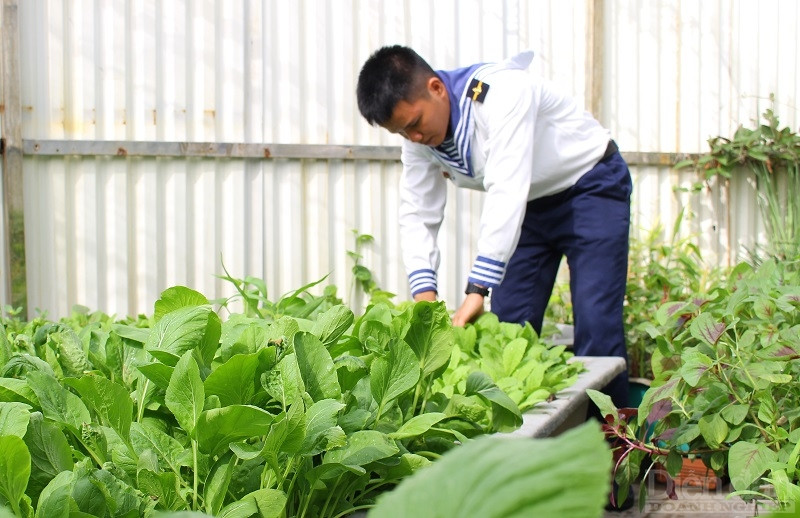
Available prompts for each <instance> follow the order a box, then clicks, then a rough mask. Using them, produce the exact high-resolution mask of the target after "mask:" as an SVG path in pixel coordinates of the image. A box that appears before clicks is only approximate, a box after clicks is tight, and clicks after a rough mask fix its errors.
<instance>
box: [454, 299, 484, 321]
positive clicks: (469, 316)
mask: <svg viewBox="0 0 800 518" xmlns="http://www.w3.org/2000/svg"><path fill="white" fill-rule="evenodd" d="M481 314H483V295H481V294H479V293H470V294H469V295H467V297H466V298H465V299H464V302H463V303H462V304H461V307H460V308H458V309H457V310H456V312H455V314H453V325H454V326H458V327H463V326H465V325H466V324H467V322H472V321H473V320H474V319H476V318H478V317H479V316H481Z"/></svg>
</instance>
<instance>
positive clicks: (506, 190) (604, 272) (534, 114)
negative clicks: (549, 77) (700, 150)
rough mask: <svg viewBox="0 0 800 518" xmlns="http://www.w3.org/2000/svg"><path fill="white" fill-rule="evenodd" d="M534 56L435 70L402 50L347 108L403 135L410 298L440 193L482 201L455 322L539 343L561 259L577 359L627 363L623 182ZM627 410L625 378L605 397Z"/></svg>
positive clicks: (389, 51) (420, 280) (418, 292)
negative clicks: (534, 70) (487, 304)
mask: <svg viewBox="0 0 800 518" xmlns="http://www.w3.org/2000/svg"><path fill="white" fill-rule="evenodd" d="M532 59H533V53H532V52H524V53H522V54H519V55H517V56H515V57H513V58H511V59H509V60H506V61H504V62H501V63H487V64H477V65H472V66H470V67H466V68H460V69H457V70H449V71H441V70H440V71H438V72H435V71H434V70H433V69H432V68H431V67H430V65H428V63H426V62H425V60H423V59H422V58H421V57H420V56H419V55H418V54H417V53H416V52H414V51H413V50H412V49H410V48H407V47H402V46H399V45H396V46H391V47H383V48H381V49H379V50H377V51H376V52H375V53H374V54H372V56H370V58H369V59H368V60H367V61H366V62H365V63H364V65H363V67H362V69H361V72H360V74H359V77H358V86H357V92H356V93H357V97H358V108H359V110H360V112H361V114H362V115H363V116H364V118H365V119H366V120H367V122H369V123H370V124H372V125H379V126H381V127H383V128H385V129H387V130H389V131H390V132H392V133H396V134H400V135H402V136H403V137H405V139H406V140H405V141H404V142H403V148H402V162H403V175H402V180H401V184H400V228H401V236H402V248H403V260H404V263H405V266H406V270H407V272H408V277H409V283H410V286H411V293H412V295H413V297H414V300H435V299H436V295H437V284H436V272H437V269H438V267H439V259H440V258H439V250H438V247H437V244H436V236H437V233H438V230H439V226H440V224H441V222H442V219H443V215H444V206H445V197H446V193H447V182H448V181H451V182H453V183H454V184H455V185H456V186H458V187H465V188H469V189H479V190H482V191H485V192H486V198H485V202H484V207H483V212H482V214H481V222H480V234H479V238H478V243H477V248H478V249H477V257H476V258H475V261H474V263H473V266H472V270H471V272H470V274H469V277H468V279H467V285H466V290H465V291H466V298H465V299H464V302H463V303H462V304H461V307H459V308H458V309H457V310H456V312H455V314H454V315H453V323H454V324H455V325H464V324H466V323H467V322H469V321H470V320H471V319H473V318H474V317H476V316H477V315H479V314H480V312H482V311H483V307H484V297H486V296H488V295H489V293H490V291H491V294H492V296H491V310H492V312H494V313H496V314H497V315H498V317H499V318H500V320H502V321H506V322H517V323H524V322H526V321H527V322H530V323H531V324H532V326H533V328H534V329H535V330H536V331H537V333H540V332H541V328H542V320H543V317H544V312H545V308H546V306H547V303H548V301H549V299H550V295H551V292H552V289H553V284H554V282H555V279H556V274H557V271H558V267H559V264H560V262H561V258H562V256H564V255H565V256H566V257H567V261H568V265H569V270H570V289H571V293H572V304H573V312H574V321H575V343H574V348H575V353H576V354H577V355H581V356H619V357H622V358H625V359H626V361H627V353H626V348H625V337H624V330H623V318H622V304H623V299H624V296H625V283H626V277H627V264H628V263H627V260H628V229H629V225H630V194H631V178H630V173H629V171H628V166H627V164H626V163H625V161H624V160H623V159H622V157H621V156H620V154H619V152H618V151H617V147H616V144H615V143H614V141H613V140H611V138H610V136H609V132H608V130H606V129H605V128H603V127H602V126H601V125H600V124H599V123H598V122H597V121H596V120H595V119H594V118H593V117H592V116H591V115H589V114H588V113H587V112H585V111H583V110H580V109H579V108H578V106H577V104H576V103H575V101H574V100H573V99H571V98H569V97H568V96H566V95H563V94H561V93H559V92H557V91H556V90H555V89H554V88H553V87H552V86H551V85H549V84H547V83H546V82H545V81H543V80H541V79H540V78H537V77H535V76H533V75H531V74H530V73H529V72H528V71H527V67H528V65H529V64H530V62H531V60H532ZM605 391H606V392H607V393H608V394H609V395H610V396H611V397H612V399H613V401H614V403H615V404H616V405H617V406H618V407H625V406H628V396H627V392H628V381H627V372H625V373H623V374H621V375H620V376H619V377H617V378H616V379H615V380H614V381H612V383H611V384H610V385H609V386H608V387H606V389H605Z"/></svg>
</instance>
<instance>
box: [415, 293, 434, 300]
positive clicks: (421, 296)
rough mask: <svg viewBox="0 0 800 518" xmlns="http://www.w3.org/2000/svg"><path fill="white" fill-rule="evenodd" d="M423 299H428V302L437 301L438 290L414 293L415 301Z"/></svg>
mask: <svg viewBox="0 0 800 518" xmlns="http://www.w3.org/2000/svg"><path fill="white" fill-rule="evenodd" d="M421 300H427V301H428V302H435V301H436V292H435V291H421V292H419V293H417V294H416V295H414V302H419V301H421Z"/></svg>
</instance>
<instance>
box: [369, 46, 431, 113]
mask: <svg viewBox="0 0 800 518" xmlns="http://www.w3.org/2000/svg"><path fill="white" fill-rule="evenodd" d="M430 77H436V72H434V71H433V69H432V68H431V66H430V65H429V64H428V63H427V62H426V61H425V60H424V59H422V58H421V57H420V56H419V54H417V53H416V52H414V51H413V50H412V49H410V48H408V47H404V46H402V45H393V46H387V47H381V48H380V49H378V50H376V51H375V52H374V53H373V54H372V55H371V56H370V57H369V59H367V61H365V62H364V66H362V67H361V73H359V74H358V86H356V98H357V99H358V110H359V111H360V112H361V115H363V116H364V118H365V119H367V122H369V123H370V124H371V125H373V126H374V125H375V124H378V125H382V124H383V123H385V122H386V121H388V120H389V119H391V118H392V113H393V112H394V108H395V106H396V105H397V103H398V102H399V101H408V102H411V101H414V100H416V99H417V98H418V97H419V96H420V95H421V94H422V90H421V88H420V87H421V86H422V85H424V84H425V82H426V81H427V80H428V79H429V78H430Z"/></svg>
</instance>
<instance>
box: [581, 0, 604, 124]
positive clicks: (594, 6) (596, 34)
mask: <svg viewBox="0 0 800 518" xmlns="http://www.w3.org/2000/svg"><path fill="white" fill-rule="evenodd" d="M604 40H605V0H586V91H585V95H586V109H587V110H589V112H590V113H591V114H592V115H594V117H595V118H596V119H597V120H599V121H600V122H601V123H602V124H603V125H606V126H607V125H608V121H606V120H605V113H603V82H604V80H605V62H604V59H603V54H604V50H605V49H604V48H603V43H604Z"/></svg>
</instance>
